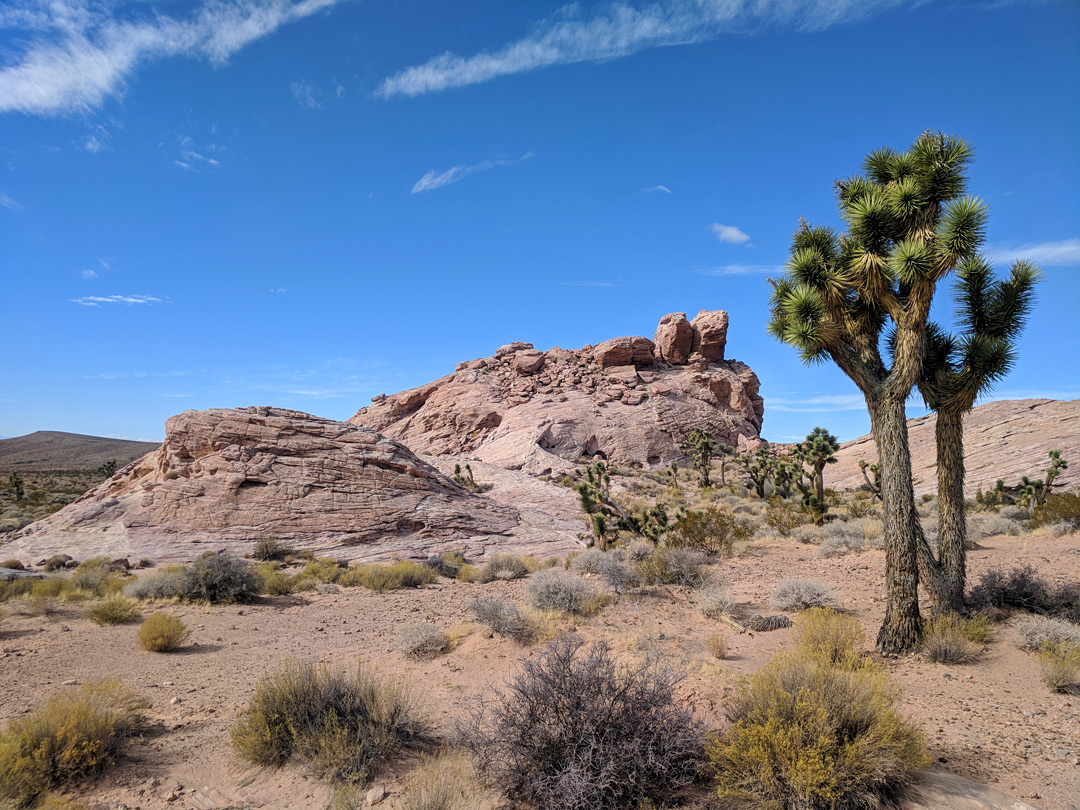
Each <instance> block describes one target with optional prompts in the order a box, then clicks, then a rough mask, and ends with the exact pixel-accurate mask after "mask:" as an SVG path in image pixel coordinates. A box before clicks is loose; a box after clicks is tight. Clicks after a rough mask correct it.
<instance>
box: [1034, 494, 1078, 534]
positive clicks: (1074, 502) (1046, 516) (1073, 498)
mask: <svg viewBox="0 0 1080 810" xmlns="http://www.w3.org/2000/svg"><path fill="white" fill-rule="evenodd" d="M1031 517H1032V520H1031V523H1032V525H1033V526H1036V527H1038V526H1049V525H1051V524H1056V523H1064V524H1065V525H1066V526H1067V527H1068V529H1069V531H1073V532H1077V531H1080V492H1055V493H1053V494H1052V495H1050V496H1048V497H1047V499H1046V503H1043V504H1041V505H1039V506H1036V507H1035V511H1034V513H1033V514H1032V516H1031Z"/></svg>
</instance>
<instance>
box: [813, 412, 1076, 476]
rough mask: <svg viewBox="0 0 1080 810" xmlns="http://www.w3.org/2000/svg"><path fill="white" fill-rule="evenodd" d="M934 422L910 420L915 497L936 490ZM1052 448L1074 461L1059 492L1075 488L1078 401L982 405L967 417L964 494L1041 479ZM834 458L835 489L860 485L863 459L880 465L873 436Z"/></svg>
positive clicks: (830, 472)
mask: <svg viewBox="0 0 1080 810" xmlns="http://www.w3.org/2000/svg"><path fill="white" fill-rule="evenodd" d="M935 421H936V417H935V416H934V415H933V414H930V415H929V416H923V417H920V418H918V419H909V420H908V436H909V441H910V444H911V472H912V475H913V477H914V480H915V493H916V494H917V495H921V494H923V493H932V492H937V450H936V447H935V443H934V425H935ZM1050 450H1060V451H1061V453H1062V455H1063V456H1064V457H1065V459H1066V460H1068V461H1070V462H1072V463H1071V464H1070V467H1069V469H1067V470H1065V471H1064V472H1063V473H1062V475H1061V477H1060V478H1058V479H1057V481H1055V489H1057V490H1064V489H1075V488H1076V487H1077V485H1078V484H1080V400H1075V399H1074V400H1069V401H1063V400H1057V399H1014V400H1002V401H1000V402H988V403H987V404H985V405H980V406H978V407H977V408H975V409H974V410H972V411H971V413H969V414H968V415H967V416H966V417H965V419H964V465H965V467H966V469H967V476H966V481H965V484H966V485H965V491H966V492H967V494H968V495H969V496H971V495H974V494H975V491H976V489H978V488H979V487H980V486H981V487H982V488H983V489H984V490H986V489H992V488H993V486H994V483H995V482H996V481H997V480H998V479H999V478H1001V479H1003V480H1004V481H1005V483H1006V485H1010V486H1011V485H1013V484H1016V483H1017V482H1018V481H1019V480H1020V477H1021V476H1022V475H1027V476H1029V477H1032V478H1034V477H1041V475H1042V473H1043V471H1044V470H1045V469H1046V467H1047V464H1048V463H1049V461H1048V459H1047V453H1048V452H1049V451H1050ZM836 457H837V459H838V460H839V463H837V464H835V465H830V466H829V468H828V470H826V473H825V480H826V485H827V486H829V487H830V488H832V489H837V490H841V489H853V488H855V487H858V486H860V485H862V484H863V483H864V480H863V476H862V473H861V472H860V471H859V459H865V460H866V461H867V462H868V463H870V464H873V463H875V462H876V461H877V449H876V448H875V447H874V440H873V437H871V436H862V437H860V438H858V439H855V440H853V441H850V442H846V443H844V445H843V446H842V447H841V448H840V450H839V452H837V454H836Z"/></svg>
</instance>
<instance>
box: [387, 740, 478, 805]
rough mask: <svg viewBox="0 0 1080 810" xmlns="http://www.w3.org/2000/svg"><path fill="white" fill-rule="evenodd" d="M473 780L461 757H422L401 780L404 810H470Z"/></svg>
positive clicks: (446, 755)
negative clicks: (403, 788) (403, 786)
mask: <svg viewBox="0 0 1080 810" xmlns="http://www.w3.org/2000/svg"><path fill="white" fill-rule="evenodd" d="M476 793H477V790H476V780H475V777H474V774H473V772H472V768H471V767H470V766H469V763H468V762H467V761H465V760H464V759H463V758H462V757H461V756H455V755H448V754H440V755H439V756H436V757H425V758H424V759H422V760H421V762H420V764H419V765H417V766H416V768H415V769H414V770H413V771H412V773H410V774H409V777H408V779H407V781H406V783H405V794H404V797H403V798H404V802H405V810H473V808H475V807H476V803H477V797H476Z"/></svg>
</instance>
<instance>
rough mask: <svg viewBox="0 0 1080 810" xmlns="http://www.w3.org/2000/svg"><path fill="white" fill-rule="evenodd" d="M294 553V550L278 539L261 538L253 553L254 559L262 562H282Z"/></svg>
mask: <svg viewBox="0 0 1080 810" xmlns="http://www.w3.org/2000/svg"><path fill="white" fill-rule="evenodd" d="M291 553H292V549H291V548H288V547H286V546H285V545H284V544H283V543H282V542H281V541H280V540H279V539H278V538H276V537H260V538H259V540H258V542H256V543H255V548H254V549H252V551H251V556H252V558H253V559H256V560H259V561H261V562H267V561H269V560H281V559H284V558H285V557H286V556H288V555H289V554H291Z"/></svg>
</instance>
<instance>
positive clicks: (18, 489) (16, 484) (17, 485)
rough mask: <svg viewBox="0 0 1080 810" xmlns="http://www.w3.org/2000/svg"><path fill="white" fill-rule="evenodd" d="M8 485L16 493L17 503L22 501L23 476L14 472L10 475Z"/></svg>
mask: <svg viewBox="0 0 1080 810" xmlns="http://www.w3.org/2000/svg"><path fill="white" fill-rule="evenodd" d="M8 486H9V487H11V491H12V492H14V493H15V503H18V502H19V501H21V500H22V499H23V477H22V476H21V475H19V474H18V473H17V472H13V473H12V474H11V475H9V476H8Z"/></svg>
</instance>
